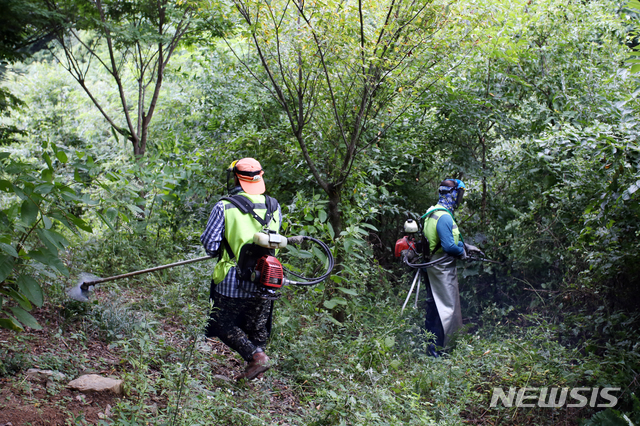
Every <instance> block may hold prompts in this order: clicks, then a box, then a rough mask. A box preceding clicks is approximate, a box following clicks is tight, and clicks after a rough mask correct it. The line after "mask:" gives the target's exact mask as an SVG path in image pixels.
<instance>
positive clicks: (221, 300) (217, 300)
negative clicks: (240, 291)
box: [205, 288, 273, 361]
mask: <svg viewBox="0 0 640 426" xmlns="http://www.w3.org/2000/svg"><path fill="white" fill-rule="evenodd" d="M211 299H212V300H213V308H212V309H211V314H210V316H209V322H208V323H207V327H206V329H205V334H206V336H207V337H217V338H219V339H220V340H222V342H223V343H224V344H225V345H227V346H229V347H230V348H231V349H233V350H234V351H236V352H238V353H239V354H240V356H241V357H242V358H243V359H244V360H245V361H251V360H253V354H254V353H256V352H258V351H260V350H262V351H264V349H265V348H266V346H267V340H268V339H269V335H270V333H271V313H272V310H273V301H272V300H264V299H261V298H259V297H254V298H250V299H243V298H233V297H227V296H223V295H221V294H219V293H217V292H216V291H215V290H214V289H213V288H212V291H211Z"/></svg>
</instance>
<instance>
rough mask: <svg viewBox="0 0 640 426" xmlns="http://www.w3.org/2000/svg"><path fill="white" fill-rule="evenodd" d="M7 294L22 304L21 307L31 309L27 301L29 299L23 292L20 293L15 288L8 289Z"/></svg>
mask: <svg viewBox="0 0 640 426" xmlns="http://www.w3.org/2000/svg"><path fill="white" fill-rule="evenodd" d="M9 296H10V297H11V298H12V299H13V300H15V301H16V302H18V304H19V305H20V306H22V309H26V310H27V311H30V310H31V308H32V306H31V303H29V300H28V299H27V298H26V297H25V296H24V295H23V294H20V293H18V292H17V291H15V290H9Z"/></svg>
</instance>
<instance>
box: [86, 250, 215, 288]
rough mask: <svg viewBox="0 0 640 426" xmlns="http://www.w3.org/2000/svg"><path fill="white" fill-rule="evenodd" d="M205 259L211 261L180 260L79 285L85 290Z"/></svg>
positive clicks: (204, 257) (198, 258)
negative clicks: (108, 282)
mask: <svg viewBox="0 0 640 426" xmlns="http://www.w3.org/2000/svg"><path fill="white" fill-rule="evenodd" d="M207 259H213V257H211V256H202V257H197V258H195V259H188V260H182V261H180V262H176V263H170V264H168V265H162V266H156V267H154V268H149V269H143V270H141V271H134V272H129V273H127V274H122V275H116V276H114V277H108V278H100V279H98V280H94V281H87V282H83V283H82V284H80V288H81V289H82V290H87V289H88V288H89V287H91V286H92V285H96V284H100V283H105V282H107V281H113V280H119V279H121V278H127V277H133V276H134V275H140V274H147V273H149V272H154V271H160V270H162V269H167V268H173V267H175V266H180V265H186V264H188V263H194V262H200V261H202V260H207Z"/></svg>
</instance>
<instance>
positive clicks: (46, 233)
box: [36, 228, 69, 251]
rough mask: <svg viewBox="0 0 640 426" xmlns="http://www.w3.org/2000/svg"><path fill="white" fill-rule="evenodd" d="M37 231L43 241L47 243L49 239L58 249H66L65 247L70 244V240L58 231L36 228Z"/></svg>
mask: <svg viewBox="0 0 640 426" xmlns="http://www.w3.org/2000/svg"><path fill="white" fill-rule="evenodd" d="M36 232H37V234H38V236H39V237H40V240H41V241H42V242H43V243H45V244H47V241H49V242H50V243H51V244H52V245H53V247H55V248H56V249H58V250H64V249H65V248H67V246H69V241H67V239H66V238H65V237H63V236H62V235H60V234H58V233H57V232H56V231H51V230H47V229H42V228H39V229H37V230H36ZM51 251H54V250H51Z"/></svg>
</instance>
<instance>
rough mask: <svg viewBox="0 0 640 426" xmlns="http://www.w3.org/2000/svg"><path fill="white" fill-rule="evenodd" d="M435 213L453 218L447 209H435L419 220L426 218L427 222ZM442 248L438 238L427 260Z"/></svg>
mask: <svg viewBox="0 0 640 426" xmlns="http://www.w3.org/2000/svg"><path fill="white" fill-rule="evenodd" d="M435 212H447V213H449V214H450V215H451V217H453V213H452V212H450V211H449V209H445V208H441V207H438V208H435V209H433V210H429V211H428V212H426V213H425V214H423V215H422V217H421V218H420V219H424V218H425V217H426V218H427V220H429V219H430V218H431V216H433V214H434V213H435ZM454 223H455V219H454ZM441 248H442V241H440V239H439V238H438V242H437V243H436V246H435V247H434V248H433V251H432V252H431V253H429V259H431V257H432V256H433V255H434V254H436V252H437V251H438V250H440V249H441ZM428 249H429V247H427V250H428Z"/></svg>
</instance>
